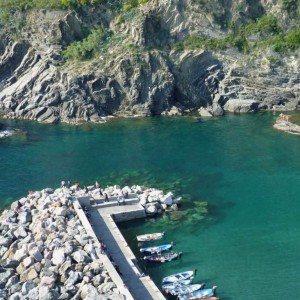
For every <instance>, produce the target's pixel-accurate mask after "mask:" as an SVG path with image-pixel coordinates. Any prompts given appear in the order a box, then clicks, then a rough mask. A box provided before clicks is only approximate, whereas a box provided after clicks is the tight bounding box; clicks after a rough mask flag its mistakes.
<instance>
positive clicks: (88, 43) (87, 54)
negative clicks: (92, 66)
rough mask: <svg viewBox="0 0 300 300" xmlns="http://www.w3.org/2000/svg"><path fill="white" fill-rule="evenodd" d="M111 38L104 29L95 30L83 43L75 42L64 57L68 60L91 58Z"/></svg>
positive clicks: (67, 49) (64, 52)
mask: <svg viewBox="0 0 300 300" xmlns="http://www.w3.org/2000/svg"><path fill="white" fill-rule="evenodd" d="M108 37H109V33H108V32H106V31H105V30H104V29H103V28H98V29H94V30H92V31H91V33H90V34H89V35H88V36H87V37H86V38H85V39H83V40H82V41H75V42H73V43H72V44H70V45H69V46H68V47H67V48H66V49H65V50H64V51H63V56H64V57H65V58H66V59H68V60H83V59H87V58H91V57H92V56H93V55H94V54H95V53H96V52H97V51H98V50H99V49H100V48H101V45H102V43H103V42H104V41H105V40H106V39H107V38H108Z"/></svg>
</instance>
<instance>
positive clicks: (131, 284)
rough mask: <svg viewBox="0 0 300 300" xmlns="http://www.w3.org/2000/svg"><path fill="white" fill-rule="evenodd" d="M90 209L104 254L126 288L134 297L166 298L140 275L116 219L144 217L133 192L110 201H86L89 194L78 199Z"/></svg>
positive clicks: (94, 228) (146, 278)
mask: <svg viewBox="0 0 300 300" xmlns="http://www.w3.org/2000/svg"><path fill="white" fill-rule="evenodd" d="M78 201H79V202H80V203H81V204H84V205H85V206H87V207H88V208H89V212H90V214H91V218H90V222H91V225H92V228H93V231H94V232H95V234H96V236H97V237H98V238H99V239H101V241H102V242H103V243H105V245H106V246H107V250H106V251H107V255H108V256H109V258H110V260H111V261H112V262H113V264H114V267H115V268H116V270H117V271H118V272H119V275H120V276H121V278H122V280H123V282H124V284H125V286H126V288H127V289H128V291H129V292H130V294H131V295H132V297H133V298H134V299H135V300H148V299H149V300H150V299H155V300H165V297H164V296H163V294H162V293H161V292H160V290H159V289H158V288H157V286H156V285H155V284H154V283H153V281H152V280H151V278H150V277H149V276H142V274H143V273H142V271H141V269H140V268H139V266H138V262H137V259H136V257H135V255H134V254H133V252H132V251H131V249H130V247H129V246H128V244H127V242H126V241H125V239H124V237H123V235H122V234H121V232H120V230H119V229H118V227H117V225H116V223H115V222H120V221H126V220H132V219H137V218H144V217H146V214H145V210H144V208H143V207H142V206H141V205H140V204H138V198H137V196H136V195H135V194H130V195H129V197H128V199H124V201H121V202H120V201H118V199H117V198H116V197H115V198H113V197H111V198H109V202H104V201H103V199H94V200H91V201H89V198H88V197H85V198H84V197H82V198H81V199H78Z"/></svg>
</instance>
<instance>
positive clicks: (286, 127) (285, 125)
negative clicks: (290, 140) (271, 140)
mask: <svg viewBox="0 0 300 300" xmlns="http://www.w3.org/2000/svg"><path fill="white" fill-rule="evenodd" d="M273 127H274V128H275V129H278V130H282V131H285V132H287V133H290V134H295V135H300V126H299V125H296V124H294V123H292V122H290V121H289V119H288V118H287V119H284V118H282V116H279V117H278V118H277V119H276V123H275V124H274V125H273Z"/></svg>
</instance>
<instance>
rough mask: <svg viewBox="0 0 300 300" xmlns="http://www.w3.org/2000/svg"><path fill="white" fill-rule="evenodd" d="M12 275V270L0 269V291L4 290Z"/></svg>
mask: <svg viewBox="0 0 300 300" xmlns="http://www.w3.org/2000/svg"><path fill="white" fill-rule="evenodd" d="M13 274H14V270H13V269H3V268H0V290H1V289H4V287H5V285H6V283H7V281H8V279H9V278H10V277H11V276H12V275H13Z"/></svg>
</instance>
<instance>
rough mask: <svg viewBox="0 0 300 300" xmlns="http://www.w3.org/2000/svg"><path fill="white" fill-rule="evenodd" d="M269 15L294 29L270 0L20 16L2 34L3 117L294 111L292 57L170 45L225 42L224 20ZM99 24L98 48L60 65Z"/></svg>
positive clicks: (180, 1)
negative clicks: (102, 36) (197, 39)
mask: <svg viewBox="0 0 300 300" xmlns="http://www.w3.org/2000/svg"><path fill="white" fill-rule="evenodd" d="M270 13H272V14H276V15H277V16H278V19H279V20H280V22H281V26H282V28H287V27H289V26H292V24H291V22H290V20H289V16H288V15H287V14H286V13H285V12H284V11H282V10H281V9H280V7H279V4H278V1H275V0H274V1H265V0H260V1H252V0H246V1H234V2H232V1H227V0H223V1H209V2H207V1H201V0H197V1H196V0H193V1H191V0H185V1H184V0H173V1H170V0H161V1H149V2H148V3H146V4H143V5H140V6H139V8H138V9H136V10H135V11H134V12H129V13H126V14H124V15H123V16H122V18H120V17H117V15H116V13H114V12H112V11H105V10H104V9H103V7H93V8H85V9H81V10H80V12H79V11H78V12H77V13H75V12H72V11H38V10H31V11H27V12H25V13H23V16H22V18H23V19H24V24H25V25H24V26H23V27H22V28H21V29H20V31H19V33H18V37H17V38H15V39H14V41H13V39H12V38H11V35H10V33H9V31H5V30H3V28H2V33H0V34H1V38H0V113H1V114H2V115H4V116H6V117H10V118H24V119H32V120H38V121H40V122H48V123H53V122H58V121H61V122H67V123H76V122H81V121H92V122H101V121H103V118H104V117H105V116H107V115H111V114H114V115H129V116H130V115H158V114H161V113H167V114H168V112H169V111H170V110H171V108H173V109H172V110H171V111H174V106H175V107H177V109H176V112H177V113H178V112H179V113H180V112H184V111H191V110H195V109H199V108H201V107H204V108H206V109H208V110H209V111H211V112H212V113H214V114H216V115H217V114H222V112H223V110H226V111H231V112H248V111H255V110H257V109H261V108H267V107H271V105H273V104H280V103H285V105H286V107H287V108H289V109H296V108H297V106H298V104H299V101H300V95H299V94H300V75H299V57H298V56H297V52H294V53H292V54H291V53H290V54H289V55H285V56H282V55H279V54H277V53H274V52H272V50H270V49H267V50H264V51H260V52H259V51H256V52H255V53H254V54H253V53H251V54H249V53H248V54H243V53H242V52H240V51H238V49H237V48H236V47H231V48H226V49H214V50H207V49H206V50H205V49H201V47H200V48H199V47H198V48H195V47H194V48H192V49H177V48H176V47H171V45H174V44H175V43H176V42H177V43H178V42H179V43H180V42H182V41H184V40H185V39H186V38H188V37H190V36H206V37H212V38H214V39H222V38H224V37H225V36H226V34H228V28H226V27H224V26H223V25H224V24H228V23H229V22H234V23H235V24H236V26H240V25H241V24H247V23H248V22H249V21H250V20H252V19H256V18H259V17H261V16H263V15H266V14H270ZM100 25H101V28H104V29H105V30H106V31H107V32H109V37H108V38H107V39H106V40H105V43H102V44H100V46H99V47H98V48H99V49H98V52H97V53H96V54H94V55H93V56H92V57H90V58H89V59H85V60H82V61H68V62H66V61H65V59H64V58H63V55H62V53H63V52H62V50H63V49H65V48H66V47H67V46H68V45H70V44H71V43H72V42H74V41H76V40H83V39H84V37H85V36H86V31H87V29H90V28H93V27H95V26H100ZM257 35H258V34H256V35H255V34H254V35H253V36H252V37H250V40H251V39H252V41H253V42H255V41H256V39H257ZM295 53H296V54H295Z"/></svg>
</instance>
